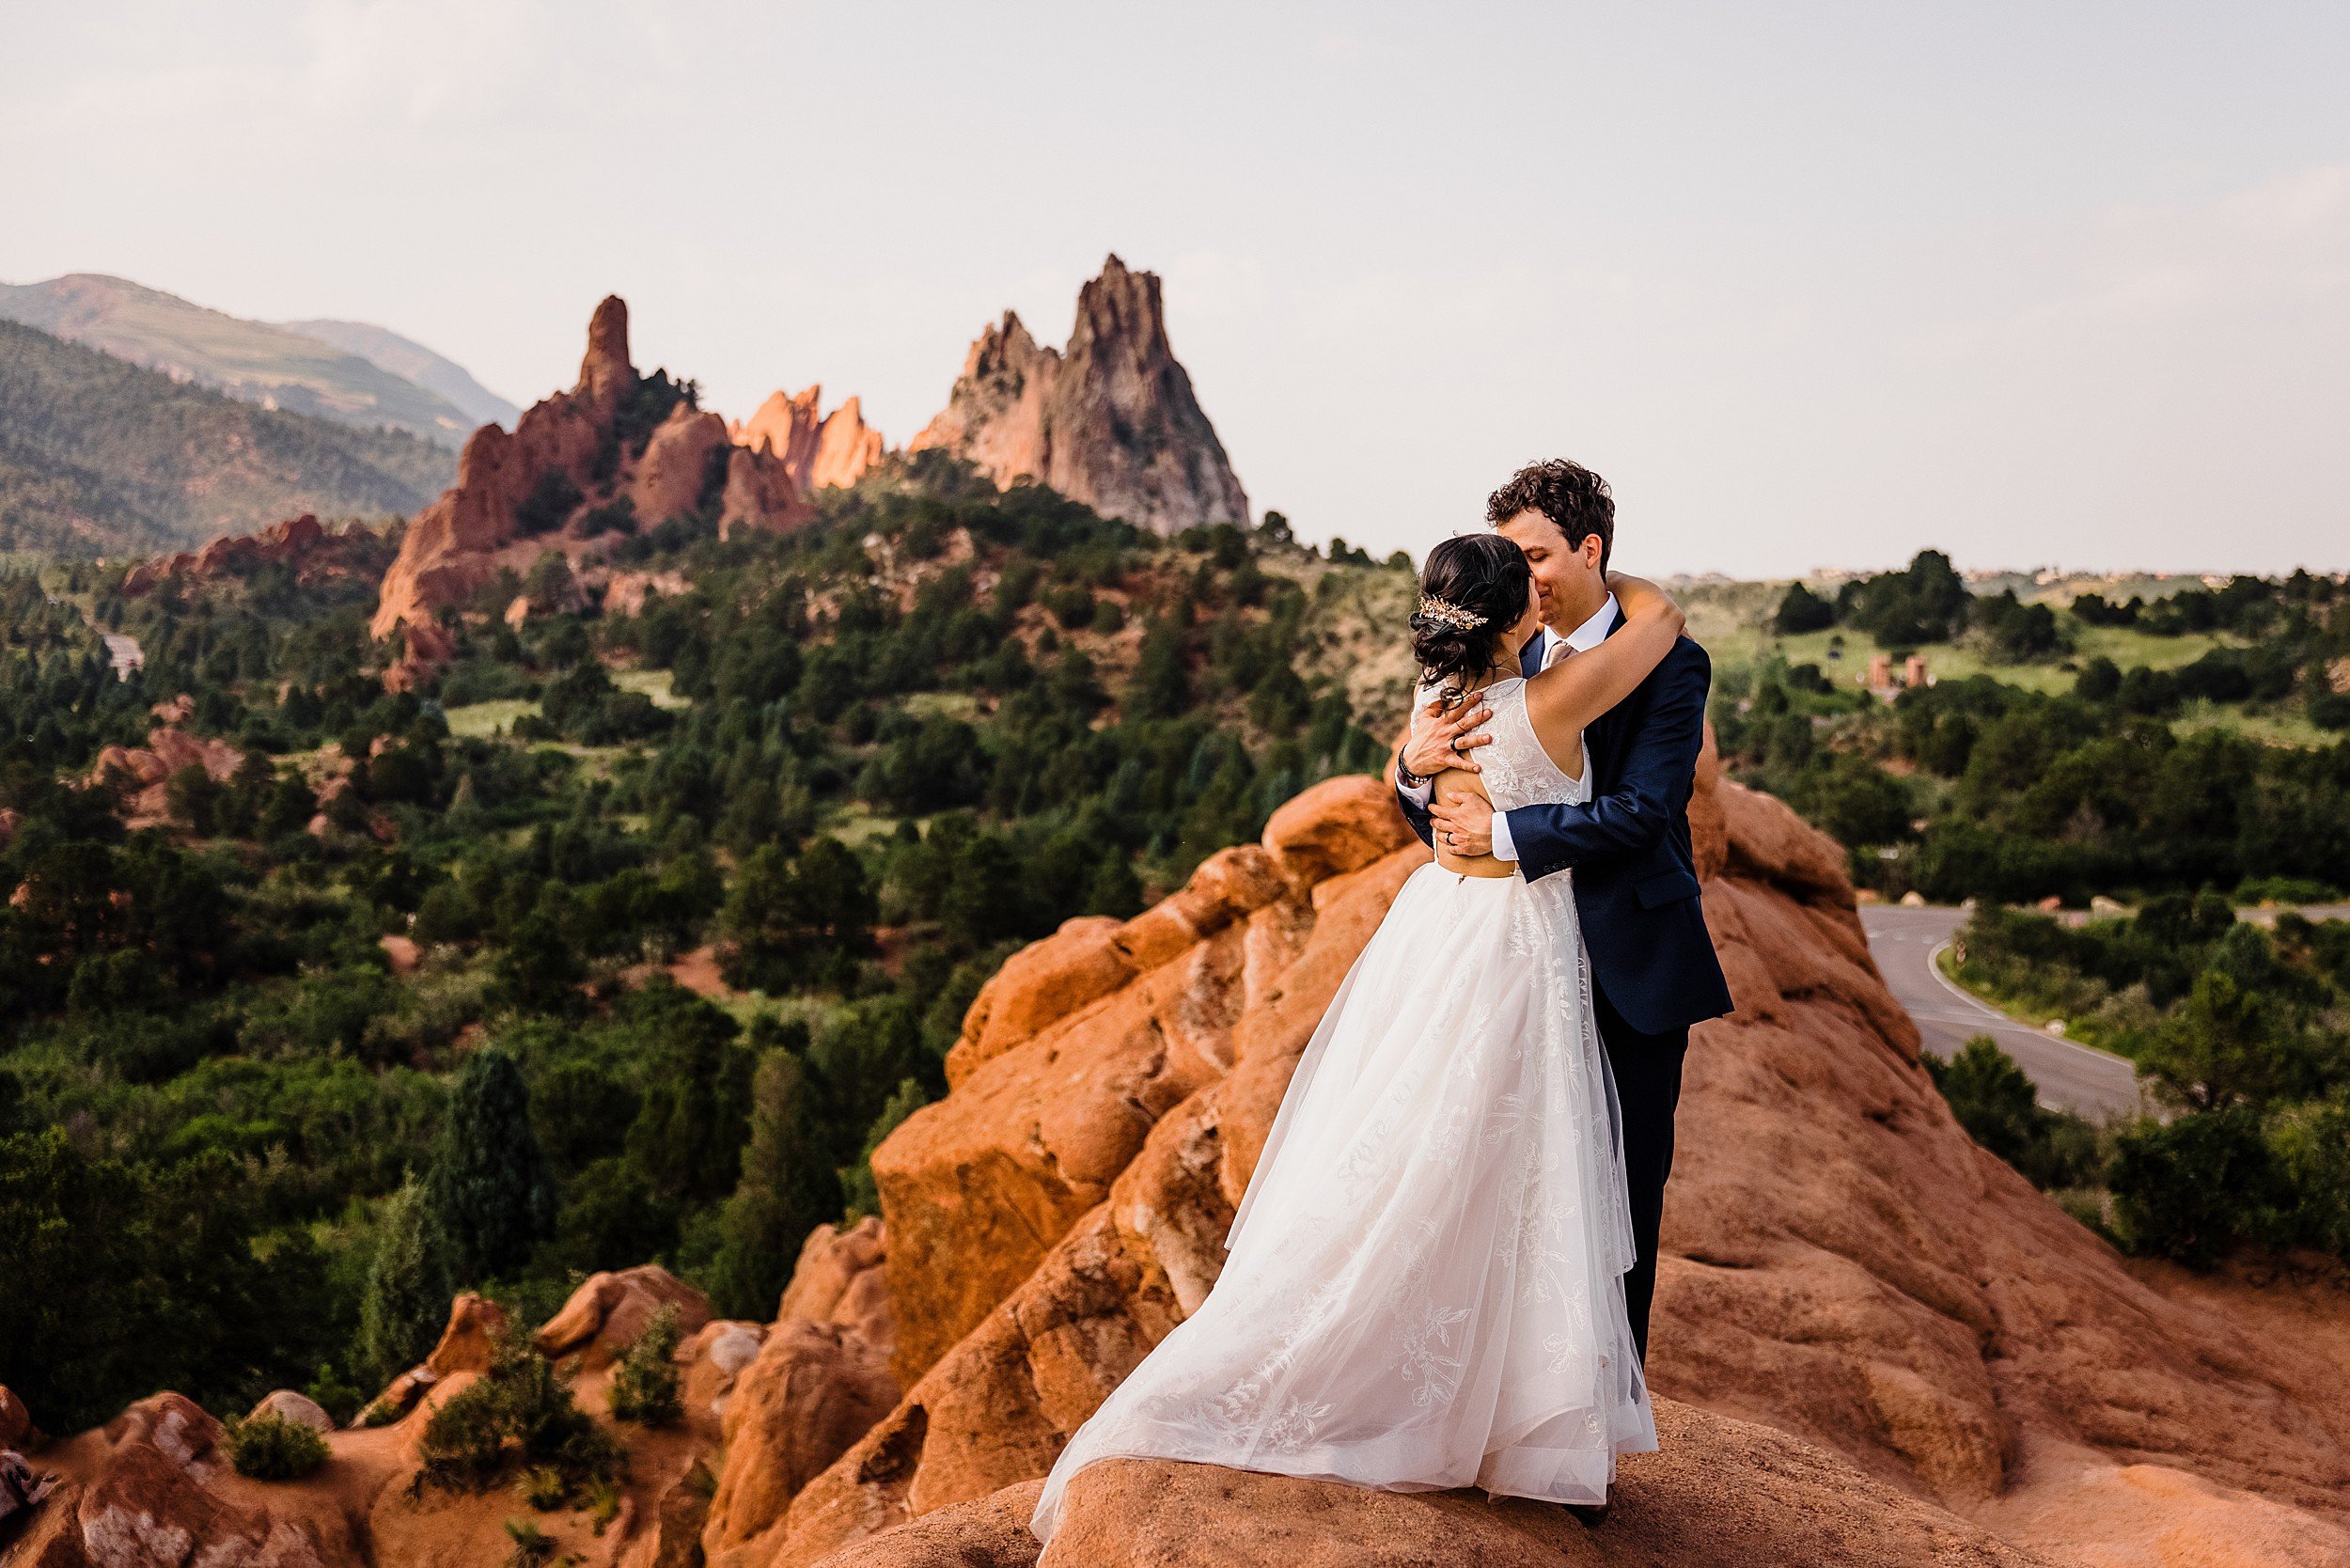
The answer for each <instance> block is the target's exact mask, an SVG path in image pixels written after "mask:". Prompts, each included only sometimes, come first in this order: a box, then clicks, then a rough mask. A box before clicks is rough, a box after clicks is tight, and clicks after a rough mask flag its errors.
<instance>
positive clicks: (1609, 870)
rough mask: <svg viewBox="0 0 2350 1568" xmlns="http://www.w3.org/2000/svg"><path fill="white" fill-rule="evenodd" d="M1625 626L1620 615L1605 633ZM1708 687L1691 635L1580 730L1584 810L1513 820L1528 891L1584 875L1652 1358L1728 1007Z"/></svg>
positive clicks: (1416, 819)
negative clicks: (1706, 761) (1700, 1059)
mask: <svg viewBox="0 0 2350 1568" xmlns="http://www.w3.org/2000/svg"><path fill="white" fill-rule="evenodd" d="M1622 624H1623V620H1622V618H1621V617H1619V618H1618V619H1617V620H1616V622H1615V626H1614V627H1611V628H1609V632H1608V635H1610V636H1612V635H1615V631H1616V629H1617V628H1620V627H1622ZM1551 635H1552V634H1551V633H1549V632H1547V631H1546V632H1544V633H1543V635H1542V636H1539V637H1536V638H1534V639H1532V640H1531V641H1530V642H1529V643H1528V645H1527V648H1526V651H1525V654H1524V662H1523V667H1524V669H1525V672H1526V675H1527V678H1528V679H1529V680H1531V679H1532V678H1533V676H1534V675H1535V674H1536V673H1537V672H1538V671H1540V670H1541V668H1542V652H1543V645H1544V644H1545V642H1546V641H1547V640H1548V638H1549V637H1550V636H1551ZM1712 682H1713V663H1712V661H1711V660H1709V659H1708V658H1707V657H1706V656H1705V650H1704V649H1702V648H1700V647H1699V646H1698V645H1697V644H1696V643H1695V642H1693V641H1691V640H1690V639H1689V638H1687V637H1683V638H1681V639H1680V640H1679V641H1677V642H1675V643H1674V644H1673V647H1672V651H1670V652H1669V653H1667V654H1666V655H1665V658H1664V661H1663V662H1662V663H1661V664H1659V665H1658V666H1656V667H1655V668H1654V669H1653V670H1652V671H1650V672H1649V677H1648V679H1647V680H1645V681H1643V682H1640V684H1639V685H1638V686H1637V687H1636V688H1635V689H1634V690H1633V693H1632V695H1631V696H1630V697H1627V698H1624V699H1623V701H1622V702H1620V703H1618V704H1617V705H1616V706H1615V707H1614V708H1612V709H1610V710H1609V711H1608V712H1607V713H1604V714H1602V715H1601V716H1600V717H1599V718H1597V719H1595V720H1593V721H1592V722H1591V724H1590V726H1589V727H1587V728H1586V729H1584V731H1583V737H1584V741H1585V743H1586V744H1587V745H1590V756H1591V798H1590V800H1589V801H1587V802H1585V803H1584V804H1582V805H1579V806H1563V805H1562V806H1521V807H1519V808H1517V809H1516V810H1514V811H1512V812H1511V813H1510V814H1509V815H1510V838H1511V840H1512V843H1513V844H1514V845H1515V846H1516V848H1517V852H1518V864H1519V869H1520V871H1521V873H1522V874H1523V875H1525V876H1526V877H1527V878H1528V880H1529V881H1530V880H1531V879H1533V878H1535V877H1543V876H1548V875H1550V874H1551V873H1552V872H1554V871H1560V870H1567V869H1568V868H1569V867H1572V868H1574V870H1575V911H1576V913H1577V915H1578V916H1580V917H1581V922H1582V927H1583V941H1584V945H1585V946H1586V947H1587V948H1588V949H1590V955H1591V991H1592V996H1593V999H1594V1000H1595V1002H1596V1003H1597V1008H1596V1011H1597V1012H1598V1014H1599V1034H1600V1042H1601V1043H1602V1044H1603V1045H1605V1046H1606V1052H1607V1066H1608V1071H1609V1073H1610V1074H1612V1075H1613V1076H1614V1078H1615V1080H1616V1097H1617V1100H1618V1103H1619V1105H1620V1106H1621V1108H1622V1116H1623V1152H1624V1170H1625V1177H1626V1184H1627V1187H1628V1189H1629V1191H1628V1197H1629V1198H1630V1200H1631V1208H1632V1231H1633V1238H1634V1240H1635V1242H1636V1243H1637V1247H1638V1251H1639V1261H1638V1262H1636V1263H1635V1264H1634V1265H1633V1267H1632V1269H1631V1270H1630V1272H1628V1273H1627V1274H1625V1276H1624V1299H1625V1305H1626V1306H1627V1307H1628V1308H1629V1309H1630V1310H1631V1317H1632V1332H1633V1337H1634V1339H1635V1340H1636V1341H1637V1343H1638V1345H1639V1348H1640V1354H1641V1356H1642V1357H1643V1359H1645V1358H1646V1356H1647V1354H1648V1318H1649V1305H1650V1302H1651V1300H1652V1299H1653V1296H1654V1294H1655V1291H1656V1233H1657V1230H1658V1227H1659V1225H1660V1224H1661V1223H1662V1221H1663V1218H1664V1212H1665V1182H1666V1179H1667V1178H1668V1177H1669V1176H1670V1175H1671V1173H1672V1152H1673V1111H1674V1109H1675V1107H1676V1106H1678V1105H1680V1103H1681V1063H1682V1058H1683V1057H1684V1055H1685V1054H1686V1052H1687V1051H1688V1048H1689V1026H1690V1025H1692V1024H1695V1023H1697V1022H1699V1021H1700V1020H1701V1019H1706V1018H1715V1017H1718V1016H1720V1015H1721V1014H1723V1013H1725V1012H1728V1011H1730V1009H1731V1001H1730V987H1729V985H1728V983H1727V982H1725V981H1724V980H1723V979H1722V966H1721V963H1720V961H1719V960H1717V959H1716V957H1715V956H1714V939H1713V937H1712V936H1711V935H1710V934H1709V933H1707V931H1706V928H1705V912H1704V910H1703V908H1702V907H1701V906H1700V902H1699V898H1698V877H1697V867H1696V864H1695V862H1694V860H1693V858H1692V856H1691V855H1690V852H1689V815H1688V812H1689V792H1690V790H1691V788H1692V787H1693V786H1694V784H1695V782H1696V776H1697V762H1698V751H1699V749H1700V747H1701V746H1702V745H1704V741H1705V697H1706V691H1707V688H1708V687H1709V686H1710V685H1711V684H1712ZM1397 801H1398V803H1399V804H1400V805H1401V806H1402V808H1403V814H1404V816H1405V817H1406V818H1408V819H1409V820H1410V822H1411V824H1412V829H1413V831H1414V832H1416V833H1418V835H1419V836H1420V839H1421V841H1422V842H1425V843H1429V844H1432V845H1433V844H1434V833H1433V831H1432V829H1431V827H1430V824H1429V817H1428V813H1427V811H1425V810H1424V809H1422V808H1419V807H1417V806H1415V805H1413V804H1412V802H1411V801H1410V800H1408V799H1406V798H1404V797H1403V796H1402V795H1401V794H1399V795H1398V796H1397Z"/></svg>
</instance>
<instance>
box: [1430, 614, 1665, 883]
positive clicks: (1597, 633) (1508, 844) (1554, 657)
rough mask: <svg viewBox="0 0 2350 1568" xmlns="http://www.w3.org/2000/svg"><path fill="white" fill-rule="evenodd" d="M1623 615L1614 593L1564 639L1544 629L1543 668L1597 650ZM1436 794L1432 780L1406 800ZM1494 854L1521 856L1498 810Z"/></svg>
mask: <svg viewBox="0 0 2350 1568" xmlns="http://www.w3.org/2000/svg"><path fill="white" fill-rule="evenodd" d="M1621 613H1622V611H1621V607H1620V606H1619V605H1618V604H1616V596H1615V595H1614V594H1612V593H1611V594H1609V595H1608V596H1607V598H1606V602H1605V603H1603V604H1601V605H1600V607H1599V608H1598V609H1596V610H1593V611H1592V612H1591V616H1590V619H1588V620H1586V621H1585V622H1583V624H1582V625H1580V626H1577V627H1576V628H1575V630H1574V631H1572V632H1569V633H1568V634H1567V635H1565V636H1563V637H1561V636H1559V635H1558V634H1557V633H1556V632H1553V631H1552V630H1551V629H1550V628H1549V627H1547V626H1545V627H1543V630H1542V634H1541V635H1542V638H1543V663H1542V667H1543V669H1548V668H1549V667H1550V666H1553V665H1555V664H1557V663H1558V662H1559V660H1561V659H1563V658H1565V657H1566V656H1567V654H1568V653H1569V652H1575V653H1588V652H1590V651H1591V650H1592V649H1594V648H1597V647H1598V646H1599V645H1600V644H1601V643H1602V642H1605V641H1606V638H1607V634H1608V632H1609V630H1610V629H1612V628H1613V627H1614V626H1615V624H1616V617H1617V616H1618V615H1619V614H1621ZM1435 793H1436V786H1435V783H1434V780H1433V779H1432V780H1431V781H1430V782H1428V783H1426V784H1422V785H1421V786H1419V788H1418V789H1416V790H1405V791H1404V792H1403V798H1404V799H1406V800H1408V801H1410V802H1411V803H1412V804H1413V805H1415V806H1417V807H1419V808H1421V809H1423V810H1425V809H1426V808H1427V807H1428V803H1429V802H1430V801H1431V800H1432V799H1434V797H1435ZM1493 855H1494V858H1495V859H1496V860H1510V861H1514V860H1516V859H1517V857H1518V846H1517V840H1515V839H1512V838H1511V837H1510V819H1509V818H1508V817H1507V816H1505V815H1503V814H1502V813H1501V812H1499V811H1496V812H1495V813H1494V849H1493Z"/></svg>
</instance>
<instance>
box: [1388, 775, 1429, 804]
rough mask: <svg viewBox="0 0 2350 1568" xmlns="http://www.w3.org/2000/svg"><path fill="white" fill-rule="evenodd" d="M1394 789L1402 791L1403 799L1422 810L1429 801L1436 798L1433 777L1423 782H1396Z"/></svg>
mask: <svg viewBox="0 0 2350 1568" xmlns="http://www.w3.org/2000/svg"><path fill="white" fill-rule="evenodd" d="M1396 789H1397V790H1399V791H1401V792H1402V795H1403V798H1404V799H1405V800H1408V801H1410V802H1411V803H1412V804H1413V805H1414V806H1417V807H1418V808H1420V809H1421V810H1423V811H1425V810H1427V809H1428V805H1429V802H1431V801H1433V800H1434V799H1435V798H1436V781H1435V780H1434V779H1433V778H1432V779H1430V780H1429V781H1428V782H1427V783H1425V784H1418V785H1412V784H1398V785H1397V786H1396Z"/></svg>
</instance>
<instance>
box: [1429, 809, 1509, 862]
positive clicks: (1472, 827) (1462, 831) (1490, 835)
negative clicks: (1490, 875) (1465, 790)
mask: <svg viewBox="0 0 2350 1568" xmlns="http://www.w3.org/2000/svg"><path fill="white" fill-rule="evenodd" d="M1428 820H1429V822H1430V823H1431V825H1432V826H1434V829H1435V834H1436V841H1437V843H1439V844H1441V845H1442V846H1443V847H1444V848H1445V849H1446V850H1447V851H1449V853H1451V854H1453V855H1466V856H1468V857H1469V858H1470V859H1472V860H1476V859H1481V858H1483V857H1484V856H1486V855H1491V854H1493V852H1494V803H1493V802H1492V801H1490V800H1487V799H1486V798H1485V797H1484V796H1483V795H1463V796H1462V797H1461V798H1460V799H1459V800H1440V801H1438V802H1436V803H1435V804H1434V806H1432V807H1430V808H1428Z"/></svg>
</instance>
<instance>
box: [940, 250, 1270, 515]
mask: <svg viewBox="0 0 2350 1568" xmlns="http://www.w3.org/2000/svg"><path fill="white" fill-rule="evenodd" d="M923 447H944V448H946V449H947V450H948V451H951V452H953V453H954V454H955V455H957V456H958V457H962V458H964V459H966V460H967V461H969V462H971V463H974V464H976V465H977V466H978V467H979V469H980V471H981V472H983V473H985V474H986V475H987V476H988V477H989V478H993V479H994V480H995V482H996V483H997V484H999V485H1000V484H1010V483H1011V482H1012V481H1013V480H1015V479H1017V478H1022V477H1023V476H1026V477H1027V478H1035V479H1041V480H1042V481H1043V482H1045V483H1047V484H1049V485H1051V486H1052V487H1053V488H1054V489H1056V490H1058V491H1059V492H1060V493H1061V494H1064V495H1068V496H1071V497H1072V498H1073V499H1075V500H1079V501H1083V502H1085V503H1086V504H1087V505H1088V506H1090V507H1092V508H1094V509H1095V510H1098V511H1101V512H1103V513H1104V514H1105V515H1108V516H1114V517H1123V518H1125V519H1126V520H1127V521H1129V522H1131V523H1136V524H1138V525H1142V526H1144V527H1148V528H1152V529H1156V530H1157V531H1159V532H1161V533H1175V532H1178V531H1180V530H1182V529H1183V528H1187V527H1191V526H1193V525H1197V524H1205V523H1235V524H1241V525H1246V523H1247V521H1248V497H1247V494H1246V492H1244V491H1243V490H1242V489H1241V484H1240V479H1239V478H1238V476H1236V475H1235V474H1234V473H1233V472H1232V466H1231V462H1230V459H1229V458H1227V457H1226V456H1225V452H1224V444H1223V443H1222V442H1221V441H1219V440H1218V439H1217V438H1216V433H1215V428H1214V426H1213V425H1211V424H1210V423H1209V422H1208V416H1207V415H1206V414H1205V413H1204V412H1202V411H1201V409H1200V407H1199V399H1198V398H1197V397H1196V396H1195V395H1194V393H1193V391H1192V386H1191V377H1190V376H1188V375H1187V374H1185V373H1184V371H1183V366H1182V365H1181V364H1179V363H1178V362H1177V361H1176V358H1175V353H1174V350H1173V349H1172V348H1171V347H1169V345H1168V342H1167V316H1166V310H1165V306H1164V303H1163V301H1162V298H1161V294H1160V289H1159V279H1158V274H1155V273H1147V272H1135V271H1133V270H1132V269H1130V268H1128V267H1127V265H1126V264H1125V263H1124V262H1123V261H1121V260H1120V259H1118V258H1117V257H1116V256H1114V255H1113V256H1111V257H1110V258H1109V259H1107V260H1105V262H1104V263H1103V266H1102V272H1101V275H1100V276H1098V277H1096V278H1094V279H1093V280H1092V281H1091V282H1089V283H1088V284H1087V285H1086V286H1085V288H1084V289H1083V290H1081V291H1080V292H1079V293H1078V296H1077V321H1076V325H1075V328H1074V329H1073V331H1072V333H1071V334H1070V338H1069V347H1068V350H1067V352H1066V353H1055V352H1054V351H1053V350H1051V349H1048V348H1044V347H1042V346H1041V345H1039V344H1038V342H1037V341H1036V339H1035V338H1034V337H1030V336H1029V334H1028V329H1027V328H1026V326H1025V325H1023V324H1022V323H1021V321H1020V318H1019V317H1018V316H1017V315H1016V314H1014V313H1013V312H1011V311H1009V310H1007V311H1005V312H1004V318H1003V320H1002V321H1001V322H999V323H997V324H995V325H993V326H990V327H988V328H987V329H986V330H985V331H983V332H982V333H980V335H979V338H978V340H977V341H975V342H974V343H973V344H972V345H971V352H970V353H968V354H967V355H965V356H964V362H963V374H962V375H961V376H960V377H958V378H957V379H956V382H955V386H954V391H953V392H952V393H951V394H950V395H949V396H948V401H947V407H946V408H945V410H943V411H942V412H941V413H940V414H939V416H938V417H936V418H935V419H932V421H931V422H930V424H929V425H928V426H927V427H926V428H925V429H924V430H923V431H922V433H921V434H919V435H917V436H916V437H915V438H914V440H913V442H912V443H911V444H910V446H909V449H910V450H919V449H921V448H923Z"/></svg>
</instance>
